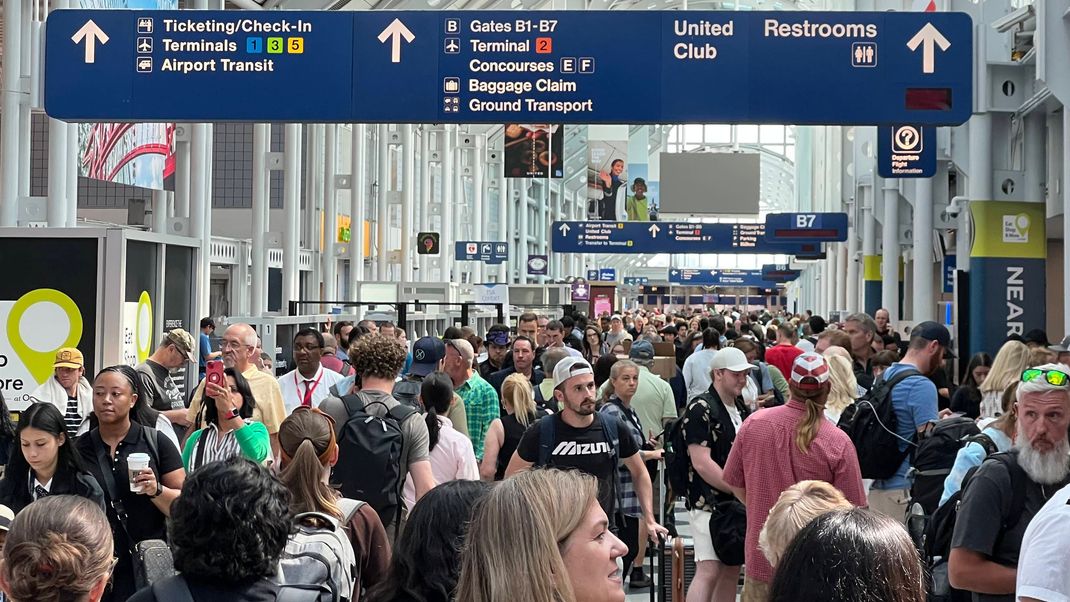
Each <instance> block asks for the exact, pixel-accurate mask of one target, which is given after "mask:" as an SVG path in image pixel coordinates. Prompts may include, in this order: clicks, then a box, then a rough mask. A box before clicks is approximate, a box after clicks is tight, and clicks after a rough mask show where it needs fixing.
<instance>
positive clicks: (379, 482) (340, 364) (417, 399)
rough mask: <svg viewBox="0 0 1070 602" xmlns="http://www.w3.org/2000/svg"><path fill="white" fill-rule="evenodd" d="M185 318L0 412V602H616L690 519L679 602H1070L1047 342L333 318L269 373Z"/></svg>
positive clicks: (576, 317)
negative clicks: (959, 350) (130, 354)
mask: <svg viewBox="0 0 1070 602" xmlns="http://www.w3.org/2000/svg"><path fill="white" fill-rule="evenodd" d="M200 326H201V331H200V333H199V337H195V336H194V335H192V334H191V333H189V332H186V331H185V330H183V329H174V330H171V331H169V332H168V333H167V334H166V335H165V336H164V337H163V338H162V341H161V343H160V346H159V347H158V348H157V349H156V350H155V351H154V352H153V353H152V354H151V355H150V356H149V357H147V358H146V359H145V360H144V361H143V362H141V363H140V364H138V365H137V366H126V365H118V366H110V367H105V368H103V369H101V370H100V371H99V372H97V373H96V374H91V373H87V372H86V366H85V361H84V356H83V354H82V352H81V351H79V350H78V349H76V348H63V349H60V350H59V351H58V352H57V353H56V357H55V363H54V370H55V371H54V375H53V377H52V378H50V379H49V380H48V381H47V382H45V383H44V384H42V385H41V386H40V387H39V388H38V389H37V390H35V391H34V392H33V393H32V394H31V395H30V396H29V397H30V399H31V401H32V402H33V403H31V404H30V406H29V407H28V408H27V409H25V410H23V411H21V412H20V413H19V415H18V420H17V422H13V421H12V420H11V418H10V414H9V412H8V411H7V407H6V406H4V405H3V399H2V397H0V455H2V456H3V457H2V458H0V460H3V465H4V470H3V475H2V478H0V546H2V548H0V590H2V594H0V602H6V601H12V602H37V601H57V602H58V601H77V602H81V601H92V602H96V601H98V600H105V601H109V602H110V601H120V602H121V601H125V600H131V601H134V602H146V601H153V600H160V601H167V602H171V601H184V600H195V601H214V600H220V601H222V600H226V601H227V602H235V601H246V600H248V601H260V600H308V601H310V602H311V601H319V600H332V601H334V602H338V601H340V600H345V601H349V602H356V601H368V602H403V601H405V602H407V601H418V602H438V601H441V602H449V601H458V602H507V601H508V602H512V601H521V600H522V601H529V600H530V601H534V602H621V601H623V600H624V597H625V592H626V591H645V590H647V588H651V587H653V586H654V579H653V578H654V575H652V574H650V573H649V572H648V566H649V565H648V563H647V562H646V561H645V559H647V558H648V556H651V555H655V554H662V555H664V554H665V552H664V550H665V549H666V548H665V546H666V542H667V541H669V540H675V539H677V535H680V534H682V533H683V531H684V527H685V524H686V526H687V535H688V536H689V537H688V538H687V541H688V542H689V543H688V545H689V547H690V548H691V549H692V550H693V556H692V558H693V561H694V571H693V576H689V577H688V581H687V588H686V590H687V591H686V600H687V602H730V601H734V600H736V599H737V597H741V599H742V600H744V601H750V602H767V601H775V602H782V601H809V600H821V601H833V602H840V601H842V602H858V601H873V602H886V601H888V602H923V601H927V600H933V601H958V600H974V601H976V602H982V601H983V602H996V601H1007V602H1011V601H1017V600H1021V601H1026V602H1029V601H1043V602H1055V601H1061V602H1065V601H1067V600H1070V571H1068V570H1066V565H1067V559H1068V558H1070V440H1068V430H1070V336H1068V337H1066V338H1064V339H1063V340H1062V341H1061V342H1059V343H1054V344H1053V343H1051V342H1049V341H1048V339H1047V336H1046V334H1045V333H1044V332H1042V331H1032V332H1028V333H1025V334H1024V335H1012V336H1011V337H1010V338H1008V340H1007V341H1006V342H1005V344H1004V345H1003V346H1002V347H1001V348H1000V349H999V350H998V351H997V352H996V353H995V354H994V356H990V355H989V354H987V353H977V354H974V355H973V356H971V357H968V358H958V359H959V364H960V365H961V367H962V368H961V370H960V371H959V373H956V371H955V370H953V369H952V365H953V364H954V362H951V361H949V360H952V359H955V356H954V354H953V351H952V347H953V345H952V340H951V335H950V333H949V331H948V329H947V328H946V327H945V326H943V325H941V324H939V323H936V322H921V323H919V324H916V325H912V327H911V328H909V329H907V330H905V331H904V332H896V330H895V328H893V325H892V324H891V323H890V322H889V317H888V312H887V311H886V310H883V309H879V310H877V311H876V312H874V314H873V315H872V316H870V315H869V314H866V313H854V314H850V315H847V316H845V317H843V318H842V319H837V320H835V321H833V322H832V323H830V322H829V321H826V320H825V319H824V318H823V317H821V316H817V315H812V314H811V313H810V312H804V313H803V314H786V313H783V312H781V313H779V314H771V313H769V312H764V311H763V312H740V311H738V310H733V309H724V310H720V311H714V310H687V311H676V312H671V311H670V312H666V311H662V310H660V309H641V308H640V309H635V310H632V311H625V312H622V313H621V314H613V315H609V314H606V315H602V316H598V317H597V318H594V317H592V318H588V317H587V316H585V315H584V314H583V313H581V312H570V313H566V314H565V315H562V316H544V315H538V314H535V313H522V314H520V315H519V316H517V318H516V321H515V326H511V325H506V324H495V325H493V326H491V327H490V328H489V329H487V331H486V332H482V333H480V332H476V331H475V330H474V329H472V328H470V327H467V326H464V327H450V328H448V329H446V331H445V332H442V333H431V334H430V335H429V336H422V337H419V338H416V340H414V341H412V342H411V343H410V342H409V340H408V337H407V333H406V332H405V331H404V330H403V329H402V328H399V327H398V326H397V325H395V324H392V323H390V322H375V321H371V320H363V321H360V322H356V323H353V322H348V321H339V322H334V323H328V324H325V325H324V324H320V325H313V326H309V327H306V328H301V329H300V330H298V331H297V332H296V334H295V335H294V337H293V340H292V347H291V348H292V357H290V358H285V359H286V360H287V364H288V366H289V367H290V368H292V369H291V370H289V371H286V372H285V373H283V374H281V376H280V375H277V374H276V371H275V364H276V358H273V357H271V356H270V355H269V354H265V353H264V351H263V349H262V348H261V341H260V339H259V337H258V335H257V333H256V331H255V329H254V328H253V327H251V326H250V325H248V324H243V323H231V324H229V325H227V326H226V327H225V328H223V329H221V332H220V333H219V334H218V335H217V333H216V330H215V329H216V325H215V322H214V321H213V320H211V319H208V318H206V319H204V320H202V322H201V325H200ZM194 365H197V369H198V373H197V374H198V384H197V385H196V387H193V391H192V393H191V394H190V395H188V396H187V395H185V394H184V393H183V387H182V386H180V383H179V381H178V380H176V374H177V373H178V372H179V371H181V370H182V369H184V368H185V369H188V370H190V372H191V374H192V368H193V366H194ZM956 382H958V383H961V384H959V385H958V386H956V385H955V384H954V383H956ZM677 504H679V505H681V506H682V508H681V511H680V512H679V513H677V512H674V509H675V508H676V506H677ZM681 541H683V540H681ZM741 575H742V579H741ZM741 580H742V583H743V588H742V591H739V589H738V584H739V583H740V582H741Z"/></svg>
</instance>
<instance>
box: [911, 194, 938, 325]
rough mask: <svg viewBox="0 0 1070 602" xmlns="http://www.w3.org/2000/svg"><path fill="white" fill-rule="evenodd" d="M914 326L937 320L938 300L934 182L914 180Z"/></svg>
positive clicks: (912, 305) (912, 315) (912, 304)
mask: <svg viewBox="0 0 1070 602" xmlns="http://www.w3.org/2000/svg"><path fill="white" fill-rule="evenodd" d="M913 230H914V278H913V303H911V307H912V308H913V313H912V314H911V318H912V319H913V320H914V322H924V321H927V320H932V319H933V318H934V317H935V316H936V296H935V293H934V292H933V180H932V178H918V179H917V180H914V225H913Z"/></svg>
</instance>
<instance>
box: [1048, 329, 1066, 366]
mask: <svg viewBox="0 0 1070 602" xmlns="http://www.w3.org/2000/svg"><path fill="white" fill-rule="evenodd" d="M1048 349H1049V350H1050V351H1054V352H1055V353H1056V357H1055V363H1056V364H1062V365H1064V366H1070V334H1068V335H1066V336H1065V337H1064V338H1063V340H1061V341H1059V342H1058V343H1056V344H1055V345H1049V346H1048Z"/></svg>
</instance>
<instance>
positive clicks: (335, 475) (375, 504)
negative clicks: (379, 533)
mask: <svg viewBox="0 0 1070 602" xmlns="http://www.w3.org/2000/svg"><path fill="white" fill-rule="evenodd" d="M342 403H343V404H345V408H346V415H347V416H348V418H346V421H345V424H344V425H342V430H341V433H340V434H339V436H338V463H337V464H335V465H334V469H333V470H332V471H331V482H332V483H337V484H338V485H339V490H340V491H341V492H342V495H343V496H344V497H347V498H351V499H355V500H361V501H364V502H366V503H368V504H369V505H370V506H371V507H372V508H375V511H376V512H377V513H378V514H379V516H380V518H382V519H383V525H384V526H386V527H389V526H390V525H395V526H397V525H399V524H400V522H401V511H402V503H401V490H402V487H403V486H404V485H405V479H404V478H403V475H404V474H406V470H405V469H404V468H403V467H402V466H401V463H402V462H403V461H404V459H403V458H402V457H401V452H402V447H403V444H404V442H405V435H404V431H402V429H401V424H402V423H403V422H405V420H406V419H408V418H409V417H410V416H412V415H414V414H416V409H415V408H413V407H410V406H407V405H405V404H400V405H396V406H394V407H392V408H389V409H388V410H387V413H386V415H385V416H383V417H381V418H380V417H379V416H376V415H375V414H372V413H370V412H368V411H367V408H368V406H369V405H381V406H383V407H384V408H385V407H386V404H385V403H383V402H381V401H373V402H370V403H366V402H365V401H364V400H363V399H362V398H361V396H360V394H359V393H358V394H356V395H346V396H344V397H342Z"/></svg>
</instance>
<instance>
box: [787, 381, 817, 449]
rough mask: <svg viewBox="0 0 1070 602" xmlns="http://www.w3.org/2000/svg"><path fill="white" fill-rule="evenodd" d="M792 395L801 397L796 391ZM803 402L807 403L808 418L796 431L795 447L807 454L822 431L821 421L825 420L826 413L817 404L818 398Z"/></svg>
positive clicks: (808, 398) (803, 420)
mask: <svg viewBox="0 0 1070 602" xmlns="http://www.w3.org/2000/svg"><path fill="white" fill-rule="evenodd" d="M792 393H793V394H794V396H795V397H797V398H798V397H800V396H799V395H798V394H797V393H796V392H795V391H792ZM803 401H805V402H806V417H805V418H803V419H802V422H800V423H799V426H798V427H796V429H795V445H796V447H798V448H799V451H801V452H802V453H804V454H805V453H808V452H809V451H810V444H811V443H813V442H814V438H816V437H817V432H818V430H820V429H821V421H822V420H824V419H825V412H824V406H823V405H821V404H818V403H817V398H816V397H805V398H803Z"/></svg>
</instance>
